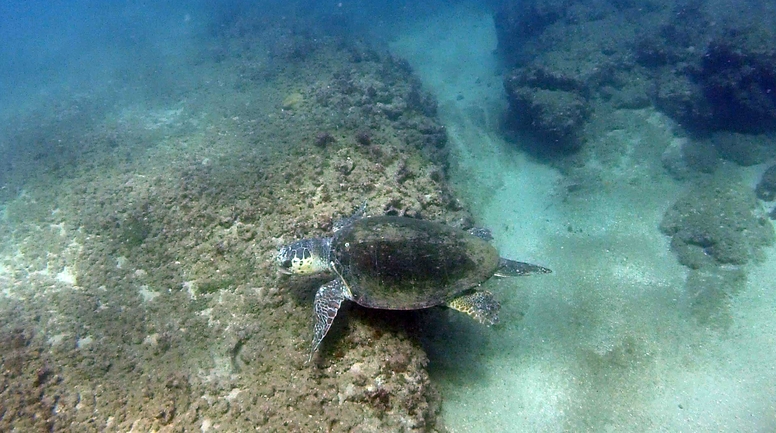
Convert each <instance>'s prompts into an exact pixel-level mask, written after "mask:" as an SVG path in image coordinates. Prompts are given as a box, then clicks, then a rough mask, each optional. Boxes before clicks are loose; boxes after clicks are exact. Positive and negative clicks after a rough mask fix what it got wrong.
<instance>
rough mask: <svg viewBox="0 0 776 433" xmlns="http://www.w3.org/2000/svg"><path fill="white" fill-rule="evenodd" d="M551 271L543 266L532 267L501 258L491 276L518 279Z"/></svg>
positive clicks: (528, 264)
mask: <svg viewBox="0 0 776 433" xmlns="http://www.w3.org/2000/svg"><path fill="white" fill-rule="evenodd" d="M551 272H552V270H550V269H547V268H545V267H544V266H539V265H532V264H530V263H525V262H517V261H515V260H509V259H505V258H503V257H501V258H500V259H499V261H498V268H496V272H495V273H494V274H493V275H494V276H496V277H520V276H523V275H531V274H549V273H551Z"/></svg>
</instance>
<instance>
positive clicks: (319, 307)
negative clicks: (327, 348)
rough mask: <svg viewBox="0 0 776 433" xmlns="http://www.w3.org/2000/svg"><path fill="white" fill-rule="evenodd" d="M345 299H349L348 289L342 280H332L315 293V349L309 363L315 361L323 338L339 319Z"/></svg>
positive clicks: (311, 353) (311, 352)
mask: <svg viewBox="0 0 776 433" xmlns="http://www.w3.org/2000/svg"><path fill="white" fill-rule="evenodd" d="M345 299H347V287H346V286H345V283H344V282H343V281H342V279H341V278H337V279H336V280H331V281H329V282H328V283H326V284H324V285H322V286H321V288H319V289H318V292H316V293H315V303H314V304H313V310H314V311H315V329H314V333H313V348H312V350H311V351H310V359H308V361H307V362H310V361H311V360H312V359H313V355H314V354H315V352H316V351H317V350H318V346H320V345H321V341H323V337H325V336H326V333H327V332H329V328H331V324H332V323H333V322H334V318H335V317H337V311H339V307H340V305H342V301H344V300H345Z"/></svg>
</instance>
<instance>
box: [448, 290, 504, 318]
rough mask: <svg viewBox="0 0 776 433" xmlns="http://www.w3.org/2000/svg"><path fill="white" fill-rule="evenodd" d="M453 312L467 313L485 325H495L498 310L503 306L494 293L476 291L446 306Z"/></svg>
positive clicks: (453, 300) (455, 299)
mask: <svg viewBox="0 0 776 433" xmlns="http://www.w3.org/2000/svg"><path fill="white" fill-rule="evenodd" d="M446 305H447V306H448V307H450V308H452V309H453V310H456V311H460V312H462V313H466V314H468V315H470V316H472V317H473V318H474V320H476V321H478V322H480V323H482V324H483V325H488V326H490V325H495V324H496V323H498V310H499V309H500V308H501V305H500V304H499V303H498V301H497V300H496V298H495V297H493V293H490V292H488V291H485V290H483V291H474V292H471V293H467V294H465V295H461V296H458V297H456V298H453V299H451V300H450V301H449V302H447V304H446Z"/></svg>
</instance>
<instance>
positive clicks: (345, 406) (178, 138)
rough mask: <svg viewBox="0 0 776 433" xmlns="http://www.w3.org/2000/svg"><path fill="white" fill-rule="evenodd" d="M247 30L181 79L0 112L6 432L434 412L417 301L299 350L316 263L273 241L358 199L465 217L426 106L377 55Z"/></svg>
mask: <svg viewBox="0 0 776 433" xmlns="http://www.w3.org/2000/svg"><path fill="white" fill-rule="evenodd" d="M239 26H240V24H239V23H238V24H235V27H239ZM238 30H244V29H230V31H229V32H228V34H227V33H226V32H225V34H224V35H222V37H221V38H220V39H219V41H218V44H216V45H215V46H213V47H211V48H210V49H209V50H205V54H204V55H203V58H201V59H198V62H197V64H194V65H189V66H190V67H191V68H193V69H192V70H189V71H188V76H189V77H193V78H192V79H191V80H190V82H184V83H179V84H178V85H179V86H180V87H182V88H184V90H180V89H178V90H179V91H180V92H181V93H179V94H178V95H177V96H176V95H173V96H170V97H168V98H166V100H161V101H160V100H151V101H144V102H143V103H141V104H137V105H135V106H126V105H125V104H124V103H123V102H115V103H113V102H111V100H112V99H114V98H115V100H118V101H122V100H121V97H123V96H124V94H123V93H121V94H118V95H109V96H105V95H90V94H85V95H79V97H78V98H77V99H76V98H74V97H73V98H71V99H67V98H65V99H57V100H50V101H47V102H48V103H47V104H46V105H45V106H43V107H40V108H38V109H36V110H35V111H30V112H23V113H16V114H15V115H14V116H15V117H14V118H12V119H9V120H10V121H12V124H13V125H15V126H14V127H13V128H11V130H7V131H5V134H6V136H5V137H4V138H3V142H4V144H5V146H6V147H7V148H6V149H5V152H12V157H11V158H9V159H7V160H6V161H7V167H5V168H4V171H3V179H2V184H3V189H2V191H0V192H1V193H2V195H3V197H2V198H3V205H2V224H0V231H1V235H0V287H2V290H3V293H2V295H3V301H2V302H1V303H0V309H2V311H0V321H2V323H1V327H0V341H2V343H1V345H2V347H3V348H4V351H3V356H2V373H3V374H2V378H1V379H0V380H2V383H1V384H0V430H2V431H11V430H15V431H63V430H70V431H130V430H131V431H194V430H198V431H203V432H206V431H211V430H213V431H215V430H218V431H249V430H254V429H259V430H261V431H385V430H392V431H408V430H434V426H435V423H436V420H437V413H438V411H439V404H440V398H439V395H438V393H437V392H436V391H435V390H434V387H433V386H431V384H430V383H429V377H428V374H427V372H426V369H425V366H426V363H427V358H426V355H425V354H424V352H423V350H421V348H420V346H419V343H418V340H417V339H416V338H414V335H415V333H416V332H417V328H418V326H419V322H418V320H419V316H417V315H415V314H404V315H393V314H392V315H382V314H379V313H377V314H375V313H370V314H363V313H362V311H361V310H360V309H357V308H356V309H352V310H350V311H347V312H346V313H345V314H346V315H347V316H348V320H342V321H340V322H338V323H337V325H336V326H335V329H334V330H333V331H332V333H331V334H330V336H329V337H328V338H327V340H326V342H325V344H324V345H323V347H322V350H321V351H320V354H319V356H316V357H315V358H314V361H313V363H312V364H308V363H306V361H307V357H308V355H309V349H310V341H311V324H312V317H311V312H312V310H311V303H312V294H313V293H314V289H315V287H316V284H318V283H320V281H318V282H316V281H310V280H307V281H303V282H296V283H293V282H285V281H280V280H279V279H278V278H277V275H276V270H275V263H274V257H275V254H276V252H277V248H278V246H279V245H281V244H282V243H284V242H288V241H291V240H293V239H296V238H297V237H300V236H314V235H321V234H324V233H326V232H327V231H328V230H330V228H331V224H332V220H333V219H336V218H338V217H341V216H343V215H347V214H349V213H350V212H351V211H352V210H353V208H354V207H355V206H357V205H359V204H360V203H362V202H363V201H364V200H368V203H369V211H370V213H378V214H382V213H393V214H398V215H408V216H422V217H423V218H427V219H434V220H439V221H444V222H447V223H450V224H454V225H458V226H465V225H470V224H471V223H470V218H469V216H468V214H467V213H466V211H465V210H463V209H462V207H461V205H460V204H459V203H458V202H457V201H456V199H455V198H454V197H453V195H452V194H451V193H450V191H449V189H448V186H447V184H446V181H445V176H444V174H443V173H444V171H443V168H444V167H443V165H444V163H445V144H446V142H445V140H446V138H445V133H444V130H443V128H442V127H441V126H440V124H439V122H438V120H437V117H436V105H435V102H434V100H433V99H432V98H430V97H429V96H428V95H427V94H426V93H425V92H424V91H423V90H422V89H421V86H420V83H419V82H418V80H417V79H416V78H415V77H413V75H412V73H411V71H410V69H409V67H408V65H407V64H406V62H404V61H402V60H400V59H397V58H393V57H391V56H390V55H388V54H386V53H381V52H377V51H373V50H371V49H369V48H367V47H366V46H362V45H359V44H357V43H350V42H346V41H344V40H339V39H336V38H318V39H316V41H315V42H314V43H311V42H309V41H308V40H306V39H304V38H302V37H300V38H298V39H297V40H293V37H292V36H288V37H277V36H276V35H274V36H273V37H268V36H267V35H268V34H269V33H272V32H282V31H283V29H279V28H273V27H272V26H267V27H265V28H264V30H263V31H262V32H256V31H253V32H251V31H238ZM238 33H242V35H238ZM267 40H270V41H272V43H273V44H274V46H271V47H268V46H266V43H265V41H267ZM268 53H269V54H268ZM201 77H217V78H212V79H208V80H205V79H202V78H201ZM130 90H131V89H130ZM117 93H120V91H117ZM183 93H185V97H182V96H180V95H182V94H183ZM399 321H400V323H401V326H399V325H398V322H399Z"/></svg>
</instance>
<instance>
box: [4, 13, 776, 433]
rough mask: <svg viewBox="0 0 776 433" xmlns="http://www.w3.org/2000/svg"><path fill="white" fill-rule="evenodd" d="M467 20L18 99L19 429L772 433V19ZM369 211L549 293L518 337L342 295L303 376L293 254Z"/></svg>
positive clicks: (376, 26) (227, 42)
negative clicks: (442, 239) (541, 270)
mask: <svg viewBox="0 0 776 433" xmlns="http://www.w3.org/2000/svg"><path fill="white" fill-rule="evenodd" d="M442 3H445V5H447V3H448V2H442ZM461 3H462V4H463V6H460V7H447V6H446V7H445V8H444V10H442V9H440V10H439V11H430V10H426V6H423V5H415V6H414V8H413V6H411V5H409V4H407V5H405V6H403V7H402V8H401V11H400V12H397V13H396V15H395V16H394V17H393V20H394V21H391V19H389V18H388V14H387V12H386V11H385V10H380V8H379V7H377V6H375V7H376V9H375V10H372V15H374V14H375V13H383V14H385V16H384V17H383V18H381V19H375V20H371V18H370V17H369V16H368V15H369V9H368V8H365V9H358V11H360V12H358V11H356V12H354V10H356V9H351V8H348V7H347V6H348V4H344V5H345V7H342V5H343V4H342V3H340V4H339V5H338V7H337V9H336V10H335V11H334V12H329V13H328V15H327V14H321V12H320V11H318V10H312V11H308V10H307V9H304V8H298V9H296V10H295V13H290V14H286V13H285V12H277V13H269V12H268V11H266V10H263V9H255V10H253V12H252V13H247V14H234V15H233V16H229V17H228V18H225V19H224V20H223V21H222V22H219V23H218V25H214V26H212V27H210V28H208V29H207V32H206V34H204V35H200V36H199V38H194V39H195V43H194V45H195V47H188V48H191V49H190V50H189V51H186V49H185V48H180V47H179V49H180V52H179V53H178V54H179V55H177V56H175V55H168V56H160V58H156V59H148V58H145V57H143V56H139V57H137V58H134V57H132V55H131V54H132V53H129V52H127V53H124V54H126V55H127V57H128V58H127V59H124V61H123V62H124V63H123V67H122V66H116V70H113V71H109V72H112V73H113V75H112V78H111V79H109V80H93V81H90V80H88V79H82V82H81V83H80V84H78V82H77V80H76V82H63V83H57V82H51V83H48V82H47V83H45V84H40V88H37V87H36V88H35V89H34V91H32V92H26V93H25V92H24V89H21V90H18V92H17V93H16V94H14V95H11V96H9V95H2V96H3V99H0V100H2V101H4V102H5V106H4V107H2V109H0V124H2V125H3V128H2V130H0V156H1V157H0V291H1V292H0V347H1V348H2V352H1V353H0V356H1V357H2V358H1V365H0V373H2V374H1V375H0V381H1V382H0V431H19V432H27V431H78V432H82V431H139V432H146V431H159V432H167V431H202V432H209V431H229V432H231V431H270V432H275V431H277V432H286V431H292V432H293V431H296V432H308V431H321V432H383V431H390V432H394V431H432V432H433V431H453V432H467V431H471V432H478V431H486V430H487V431H494V432H497V431H503V432H511V431H545V432H562V431H591V432H598V431H634V432H636V431H637V432H643V431H773V430H774V428H776V418H775V417H774V414H776V399H775V398H774V394H773V392H772V390H773V389H774V387H776V370H774V368H773V365H774V363H776V351H775V349H774V347H776V346H775V345H774V344H773V335H774V326H776V325H774V322H773V320H772V318H773V312H774V309H775V308H776V307H774V305H776V302H775V301H774V299H776V298H775V297H774V291H773V284H772V282H773V280H774V278H776V254H774V248H773V243H774V229H773V221H772V220H773V219H776V209H774V208H773V206H774V205H776V203H775V201H776V200H775V199H776V165H774V155H776V146H775V145H774V143H776V139H774V137H776V135H774V134H775V132H774V131H776V109H774V108H773V107H776V96H774V93H773V88H775V87H776V74H774V73H773V71H774V67H776V66H774V65H776V51H774V48H773V47H776V44H775V43H774V41H776V34H774V32H773V31H772V30H771V29H772V28H773V26H772V25H770V24H768V23H772V22H776V10H774V9H773V7H772V6H770V5H768V4H767V3H763V4H762V5H760V6H761V7H760V9H758V8H757V7H756V6H757V5H756V3H757V2H747V3H746V7H741V8H738V6H737V7H736V8H733V7H732V6H731V5H733V3H730V4H728V3H727V0H715V1H709V2H694V1H682V0H677V1H676V2H673V1H666V2H663V1H657V0H648V1H644V2H630V1H620V0H612V1H600V0H570V1H566V0H564V1H548V2H545V1H543V0H525V1H524V2H519V3H518V2H498V6H495V7H492V8H485V7H483V5H482V4H481V3H479V2H472V3H466V2H461ZM429 4H430V3H429ZM494 4H495V3H494ZM308 6H309V5H308ZM293 8H294V5H292V7H291V9H293ZM428 8H429V9H430V8H431V7H430V6H428ZM389 9H390V8H389ZM421 10H423V12H422V13H421ZM348 13H350V14H353V15H351V16H348ZM359 13H361V14H362V15H361V16H359ZM367 18H369V19H367ZM194 20H195V21H196V18H195V19H194ZM359 20H361V24H360V27H359V25H356V24H354V23H356V22H359ZM364 20H366V21H364ZM397 21H402V23H401V25H399V23H397ZM364 22H367V24H366V25H365V24H364ZM349 25H352V26H353V27H349ZM391 26H394V27H393V28H391ZM321 29H325V30H321ZM335 30H336V31H335ZM335 34H339V35H341V36H334V35H335ZM353 34H359V35H361V36H362V37H363V38H364V39H365V40H368V42H366V41H362V40H360V39H358V38H354V37H353ZM141 42H142V41H140V42H138V43H141ZM156 42H159V41H156ZM168 42H170V45H169V46H166V45H165V44H163V43H159V45H161V46H164V47H165V48H167V49H169V50H170V52H175V50H174V49H173V47H178V46H177V45H175V44H176V43H177V42H179V41H178V40H170V41H168ZM138 51H140V50H138ZM167 54H169V53H167ZM97 75H99V74H97ZM107 75H110V74H107ZM63 81H67V80H63ZM84 82H86V85H84ZM33 87H35V86H33ZM9 101H11V102H12V103H9ZM769 166H770V167H769ZM364 201H367V202H368V206H369V208H368V213H369V214H372V215H381V214H392V215H402V216H407V217H414V218H423V219H429V220H434V221H439V222H443V223H446V224H449V225H451V226H455V227H460V228H468V227H471V226H473V225H474V224H475V223H476V224H477V225H483V226H487V227H489V228H491V229H492V231H493V234H494V241H493V242H494V244H495V245H496V246H497V247H498V249H499V251H500V253H501V254H502V255H504V256H507V257H510V258H514V259H519V260H526V261H530V262H536V263H540V264H542V265H546V266H549V267H551V268H552V269H553V270H554V273H553V274H552V275H548V276H546V277H544V276H543V277H541V278H536V279H528V280H526V279H511V280H510V279H507V280H500V281H499V282H496V283H495V285H494V286H493V287H491V289H493V291H494V292H496V293H497V295H498V296H499V298H500V299H501V300H502V307H503V308H502V323H501V324H500V325H499V326H497V327H492V328H484V327H480V326H478V325H477V324H474V323H473V322H472V321H470V320H468V318H466V317H463V316H462V315H460V314H458V313H455V312H450V311H448V310H444V309H441V308H438V309H429V310H424V311H414V312H386V311H378V310H368V309H364V308H361V307H358V306H354V305H352V304H350V303H346V304H345V305H344V306H343V309H342V312H341V313H340V316H338V320H337V321H336V322H335V324H334V327H333V329H332V331H331V332H330V333H329V335H328V336H327V338H326V340H325V341H324V344H323V346H322V347H321V350H320V351H319V353H318V354H316V356H315V357H314V358H313V360H312V362H309V363H308V362H307V360H308V356H309V350H310V342H311V334H312V317H311V313H312V305H311V304H312V297H313V293H314V291H315V289H316V287H317V286H318V285H319V284H320V283H321V282H322V281H321V280H320V279H318V280H316V279H312V278H305V279H287V278H280V277H279V276H278V275H277V273H276V269H275V261H274V258H275V254H276V252H277V248H278V246H280V245H282V244H284V243H286V242H289V241H292V240H296V239H299V238H302V237H310V236H319V235H325V234H326V233H327V232H329V231H330V230H331V228H332V224H333V222H334V221H336V220H337V219H338V218H342V217H343V216H347V215H348V214H350V213H351V212H352V211H353V210H354V208H356V207H357V206H359V205H360V204H361V203H363V202H364ZM771 209H773V210H771ZM518 280H519V281H518Z"/></svg>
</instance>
